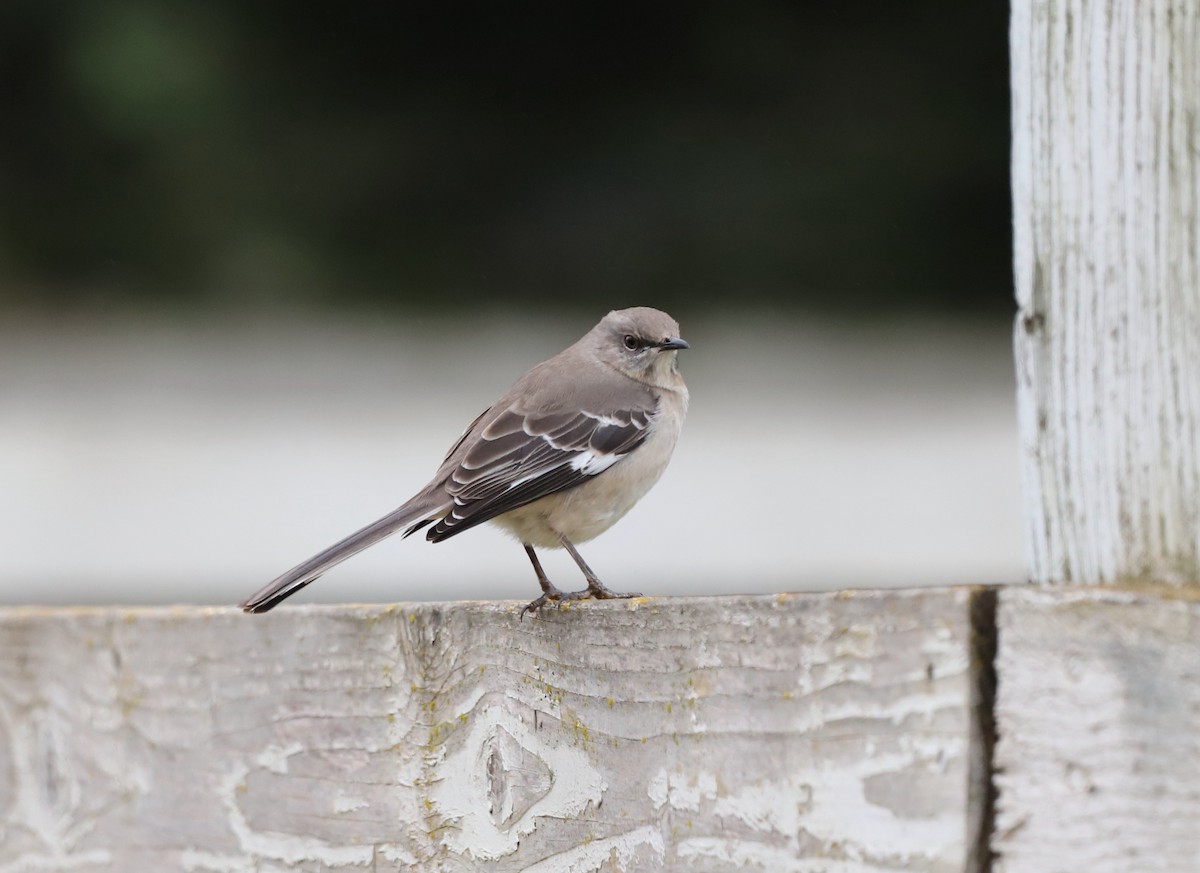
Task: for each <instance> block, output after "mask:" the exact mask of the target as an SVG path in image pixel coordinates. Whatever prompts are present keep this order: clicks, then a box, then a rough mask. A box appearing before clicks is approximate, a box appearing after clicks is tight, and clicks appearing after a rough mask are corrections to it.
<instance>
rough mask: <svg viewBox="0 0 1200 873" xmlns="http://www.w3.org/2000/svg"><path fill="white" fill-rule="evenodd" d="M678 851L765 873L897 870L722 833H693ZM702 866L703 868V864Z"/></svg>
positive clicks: (877, 872) (683, 856)
mask: <svg viewBox="0 0 1200 873" xmlns="http://www.w3.org/2000/svg"><path fill="white" fill-rule="evenodd" d="M675 853H676V855H677V856H678V857H679V858H680V859H682V860H687V861H693V862H695V861H704V860H710V861H720V862H722V863H724V864H729V865H732V866H736V867H737V868H738V869H744V870H755V871H764V873H895V871H896V868H895V867H894V866H888V867H879V866H876V865H874V864H864V863H862V862H861V861H848V860H838V859H831V858H817V857H814V858H800V857H797V855H796V852H795V851H794V850H793V849H781V848H780V847H778V846H772V845H767V844H765V843H758V842H754V841H753V840H739V839H725V838H722V837H691V838H688V839H685V840H680V842H679V845H678V846H677V847H676V849H675ZM701 869H703V868H701Z"/></svg>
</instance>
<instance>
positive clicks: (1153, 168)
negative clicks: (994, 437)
mask: <svg viewBox="0 0 1200 873" xmlns="http://www.w3.org/2000/svg"><path fill="white" fill-rule="evenodd" d="M1010 45H1011V51H1012V65H1011V66H1012V91H1013V109H1012V123H1013V151H1012V180H1013V213H1014V214H1013V231H1014V245H1015V254H1014V270H1015V282H1016V296H1017V304H1018V307H1019V310H1020V311H1019V312H1018V315H1017V321H1016V331H1015V342H1016V361H1017V383H1018V390H1017V394H1018V404H1017V406H1018V413H1019V416H1018V417H1019V422H1020V425H1019V426H1020V434H1021V457H1022V474H1023V477H1022V478H1023V480H1024V486H1025V487H1024V492H1025V512H1024V519H1025V525H1026V530H1027V540H1026V541H1027V547H1028V558H1027V563H1028V567H1029V576H1030V578H1031V579H1033V580H1034V581H1038V582H1075V583H1081V584H1085V585H1086V584H1097V583H1114V582H1120V581H1121V580H1125V579H1130V578H1141V579H1154V580H1158V581H1170V582H1173V583H1180V584H1182V583H1186V584H1192V585H1198V584H1200V502H1198V501H1197V500H1196V495H1197V494H1198V493H1200V293H1197V289H1198V288H1200V243H1198V242H1197V235H1196V215H1197V212H1198V211H1200V124H1197V118H1200V4H1197V3H1193V2H1180V0H1144V2H1133V0H1094V2H1087V3H1080V2H1079V0H1014V3H1013V7H1012V29H1011V39H1010Z"/></svg>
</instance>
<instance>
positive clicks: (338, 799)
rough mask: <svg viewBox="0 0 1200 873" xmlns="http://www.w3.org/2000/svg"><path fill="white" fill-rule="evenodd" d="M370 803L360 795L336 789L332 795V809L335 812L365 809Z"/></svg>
mask: <svg viewBox="0 0 1200 873" xmlns="http://www.w3.org/2000/svg"><path fill="white" fill-rule="evenodd" d="M370 805H371V804H370V802H369V801H366V800H363V799H362V798H361V797H352V796H350V795H349V794H347V793H346V792H344V791H338V792H337V793H336V794H334V795H333V811H334V812H337V813H344V812H356V811H358V810H360V809H366V808H367V807H368V806H370Z"/></svg>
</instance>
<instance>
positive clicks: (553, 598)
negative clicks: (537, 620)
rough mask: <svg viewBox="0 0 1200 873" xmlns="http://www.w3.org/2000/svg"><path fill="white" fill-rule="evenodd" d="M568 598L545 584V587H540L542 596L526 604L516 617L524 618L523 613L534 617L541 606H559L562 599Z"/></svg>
mask: <svg viewBox="0 0 1200 873" xmlns="http://www.w3.org/2000/svg"><path fill="white" fill-rule="evenodd" d="M569 596H570V595H566V594H563V593H562V592H561V591H559V590H558V589H557V588H555V587H554V586H553V585H551V584H549V583H546V584H545V585H543V586H542V596H541V597H539V598H538V599H537V600H531V601H530V602H529V603H528V604H526V606H525V608H524V609H522V610H521V614H520V615H519V616H517V617H518V618H524V617H525V613H527V612H532V613H533V614H534V616H537V614H538V610H539V609H541V608H542V607H543V606H545V605H546V604H547V603H557V604H559V605H561V604H562V601H563V598H564V597H569Z"/></svg>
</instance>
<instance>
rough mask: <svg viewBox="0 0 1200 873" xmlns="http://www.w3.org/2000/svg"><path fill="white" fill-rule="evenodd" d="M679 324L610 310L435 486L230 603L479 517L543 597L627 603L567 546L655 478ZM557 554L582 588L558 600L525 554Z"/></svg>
mask: <svg viewBox="0 0 1200 873" xmlns="http://www.w3.org/2000/svg"><path fill="white" fill-rule="evenodd" d="M686 348H688V344H687V343H686V342H684V341H683V340H682V339H680V338H679V325H678V323H677V322H676V321H675V320H674V319H673V318H671V317H670V316H669V315H667V314H666V313H665V312H660V311H658V310H657V309H650V308H647V307H640V306H639V307H635V308H633V309H619V310H616V311H614V312H610V313H609V314H608V315H606V316H604V318H603V319H601V320H600V323H599V324H597V325H596V326H595V327H594V328H592V329H591V330H590V331H588V333H587V334H585V335H584V336H583V337H582V338H581V339H580V340H579V341H578V342H576V343H575V344H574V345H572V346H570V347H569V348H567V349H564V350H563V351H561V352H559V353H558V354H557V355H555V356H554V357H552V358H550V359H549V360H547V361H544V362H543V363H541V364H538V365H537V366H536V367H534V368H533V369H532V370H530V371H529V372H527V373H526V374H525V375H524V376H522V377H521V378H520V379H518V380H517V381H516V383H515V384H514V385H513V386H512V387H511V388H510V389H508V391H507V392H506V393H505V394H504V395H503V396H502V397H501V398H500V399H499V400H497V401H496V402H495V403H493V404H492V405H491V406H489V407H488V408H487V409H485V410H484V411H483V412H482V413H480V415H479V416H478V417H477V418H476V419H475V420H474V421H473V422H471V425H470V426H469V427H468V428H467V430H466V432H465V433H464V434H463V435H462V436H461V437H459V439H458V441H457V442H455V443H454V445H453V446H451V447H450V451H449V452H448V453H447V454H446V458H445V460H444V461H442V465H441V466H440V467H439V468H438V471H437V474H436V475H435V476H434V477H433V480H432V481H431V482H430V483H429V484H428V485H426V486H425V487H424V488H422V489H421V490H420V491H418V492H417V493H416V494H415V495H414V496H413V497H411V498H410V499H409V500H408V501H407V502H406V503H405V504H404V505H403V506H401V507H399V508H398V509H396V510H395V511H393V512H391V513H389V514H388V515H385V516H384V517H383V518H381V519H379V520H378V521H376V522H374V523H372V524H369V525H367V526H366V527H364V528H363V529H362V530H359V531H357V532H355V533H352V534H350V536H348V537H346V538H345V539H344V540H342V541H341V542H338V543H335V544H334V545H332V546H330V547H329V548H327V549H326V550H325V551H323V552H321V553H320V554H317V555H314V556H313V557H311V558H309V559H308V560H307V561H305V562H304V563H302V564H299V565H298V566H296V567H293V568H292V569H291V570H288V571H287V572H286V573H284V574H283V575H282V576H280V577H279V578H278V579H276V580H274V581H273V582H271V583H270V584H268V585H266V586H265V587H264V588H262V589H261V590H259V591H257V592H255V593H254V594H252V595H251V596H250V597H248V598H247V599H246V600H244V601H243V602H242V603H241V604H240V606H241V607H242V609H244V610H246V611H247V612H266V611H267V610H268V609H271V608H272V607H274V606H275V605H276V604H277V603H279V602H280V601H282V600H284V599H285V598H287V597H289V596H291V595H292V594H294V593H296V592H297V591H299V590H300V589H301V588H303V587H304V586H305V585H307V584H308V583H310V582H312V581H314V580H315V579H316V578H317V577H319V576H320V575H321V574H322V573H324V572H325V571H326V570H328V569H329V568H330V567H333V566H334V565H336V564H339V563H341V562H342V561H344V560H346V559H347V558H349V557H350V556H351V555H354V554H357V553H358V552H361V551H362V550H363V549H365V548H367V547H368V546H372V545H374V544H375V543H377V542H379V541H380V540H382V539H384V538H385V537H388V536H391V535H392V534H394V533H396V531H398V530H401V529H405V530H404V535H405V536H408V535H409V534H411V533H413V532H414V531H416V530H420V529H421V528H423V527H425V526H427V525H432V527H430V528H429V531H428V532H427V534H426V538H427V539H428V540H429V541H430V542H435V543H437V542H441V541H442V540H444V539H447V538H449V537H452V536H454V535H455V534H459V533H462V532H463V531H465V530H468V529H470V528H472V527H474V526H475V525H477V524H480V523H482V522H485V521H491V522H494V523H496V524H498V525H500V526H501V527H502V528H504V529H505V530H507V531H508V532H509V533H510V534H512V535H513V536H514V537H516V538H517V539H518V540H519V541H520V542H521V544H522V545H523V546H524V547H525V553H526V554H527V555H529V560H530V561H531V562H532V563H533V569H534V572H535V573H537V579H538V584H539V585H540V586H541V588H542V594H541V596H540V597H538V598H537V599H536V600H534V601H533V602H531V603H530V604H529V605H528V606H526V607H525V608H524V609H523V610H522V611H521V615H522V616H524V614H525V613H526V612H533V613H536V612H537V610H539V609H540V608H541V607H543V606H545V605H546V604H547V603H550V602H557V603H561V602H563V601H567V600H582V599H587V598H593V597H594V598H606V599H607V598H622V597H637V596H638V595H637V594H617V593H615V592H613V591H610V590H609V589H608V588H606V587H605V586H604V585H603V584H602V583H601V582H600V580H599V579H598V578H597V577H596V574H595V573H594V572H592V569H591V568H590V567H589V566H588V565H587V564H586V563H585V562H584V560H583V558H582V557H581V556H580V554H579V551H578V549H576V548H575V545H576V543H582V542H586V541H587V540H590V539H592V538H593V537H596V536H599V535H600V534H602V533H604V531H606V530H608V529H609V528H610V527H612V525H613V524H615V523H616V522H617V521H618V520H620V518H621V517H622V516H624V515H625V513H627V512H628V511H629V510H630V509H631V508H633V505H634V504H635V503H637V502H638V500H640V499H641V498H642V496H643V495H644V494H645V493H646V492H647V491H649V490H650V488H651V486H653V485H654V483H655V482H657V481H658V478H659V476H661V475H662V472H663V470H665V469H666V467H667V463H668V462H669V461H670V459H671V453H672V452H673V451H674V449H675V443H676V441H677V439H678V438H679V431H680V428H681V427H682V426H683V418H684V415H685V414H686V412H687V405H688V391H687V387H686V386H685V385H684V384H683V377H682V376H681V375H680V374H679V369H678V367H677V366H676V360H675V358H676V352H677V351H678V350H679V349H686ZM535 547H537V548H543V549H556V548H563V549H566V550H567V552H568V553H570V555H571V557H572V558H574V559H575V563H576V564H578V565H579V569H580V570H582V571H583V575H584V578H585V579H586V580H587V588H586V589H584V590H582V591H575V592H570V593H563V592H562V591H559V590H558V589H557V588H556V587H555V586H554V584H553V583H552V582H551V581H550V580H549V579H548V578H546V573H545V571H544V570H543V569H542V565H541V563H540V562H539V561H538V557H537V553H536V552H534V548H535Z"/></svg>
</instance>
